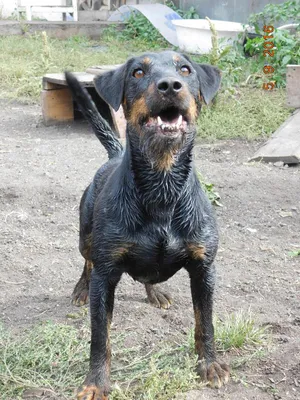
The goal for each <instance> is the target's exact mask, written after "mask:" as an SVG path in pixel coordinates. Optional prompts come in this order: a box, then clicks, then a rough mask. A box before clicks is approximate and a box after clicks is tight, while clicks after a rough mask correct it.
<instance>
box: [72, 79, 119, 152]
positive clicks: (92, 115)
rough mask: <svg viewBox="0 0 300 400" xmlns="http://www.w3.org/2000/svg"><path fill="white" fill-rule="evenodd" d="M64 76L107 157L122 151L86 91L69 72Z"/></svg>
mask: <svg viewBox="0 0 300 400" xmlns="http://www.w3.org/2000/svg"><path fill="white" fill-rule="evenodd" d="M65 77H66V81H67V84H68V86H69V89H70V90H71V93H72V95H73V98H74V100H75V101H76V103H77V104H78V106H79V109H80V111H81V112H82V114H83V115H84V117H85V119H86V120H87V121H88V122H89V123H90V125H91V126H92V128H93V131H94V133H95V135H96V136H97V138H98V139H99V140H100V142H101V144H102V145H103V146H104V148H105V149H106V151H107V153H108V158H113V157H117V156H119V155H120V154H121V153H122V151H123V147H122V145H121V143H120V142H119V140H118V139H117V138H116V136H115V134H114V132H113V130H112V129H111V127H110V126H109V124H108V123H107V121H106V120H105V119H104V118H103V117H102V116H101V115H100V113H99V111H98V109H97V107H96V105H95V103H94V102H93V100H92V98H91V96H90V95H89V93H88V91H87V90H86V89H85V88H84V87H83V86H81V84H80V83H79V82H78V80H77V78H76V77H75V76H74V75H73V74H72V73H71V72H65Z"/></svg>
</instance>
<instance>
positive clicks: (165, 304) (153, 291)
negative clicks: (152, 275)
mask: <svg viewBox="0 0 300 400" xmlns="http://www.w3.org/2000/svg"><path fill="white" fill-rule="evenodd" d="M145 287H146V292H147V296H148V300H149V302H150V304H152V305H153V306H154V307H157V308H164V309H165V310H167V309H169V308H170V306H171V304H172V303H173V301H172V298H171V296H170V295H169V294H168V293H166V292H162V291H161V290H160V289H158V288H157V287H154V286H153V285H150V284H146V285H145Z"/></svg>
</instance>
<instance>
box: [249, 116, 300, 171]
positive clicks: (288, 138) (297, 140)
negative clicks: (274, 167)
mask: <svg viewBox="0 0 300 400" xmlns="http://www.w3.org/2000/svg"><path fill="white" fill-rule="evenodd" d="M250 161H266V162H277V161H283V162H284V163H285V164H298V163H300V110H297V111H295V112H294V113H293V114H292V115H291V116H290V117H289V118H288V119H287V120H286V121H285V122H284V123H283V124H282V125H281V126H280V128H278V129H277V131H276V132H274V134H273V135H272V137H271V139H270V140H269V141H268V142H267V143H266V144H265V145H264V146H263V147H261V148H260V149H259V150H258V151H257V152H256V153H255V154H254V156H253V157H252V158H251V160H250Z"/></svg>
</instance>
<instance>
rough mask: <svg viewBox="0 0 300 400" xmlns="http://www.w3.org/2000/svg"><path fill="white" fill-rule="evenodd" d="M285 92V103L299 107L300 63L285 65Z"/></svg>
mask: <svg viewBox="0 0 300 400" xmlns="http://www.w3.org/2000/svg"><path fill="white" fill-rule="evenodd" d="M286 94H287V101H286V103H287V105H288V106H289V107H294V108H300V65H287V69H286Z"/></svg>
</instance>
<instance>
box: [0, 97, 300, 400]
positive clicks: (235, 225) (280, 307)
mask: <svg viewBox="0 0 300 400" xmlns="http://www.w3.org/2000/svg"><path fill="white" fill-rule="evenodd" d="M237 129H238V127H237ZM0 136H1V142H0V143H1V144H0V168H1V180H0V212H1V227H0V232H1V242H0V249H1V255H2V257H1V275H0V288H1V290H0V303H1V305H0V307H1V308H0V312H1V316H0V318H1V320H2V321H3V322H4V324H5V325H6V326H7V327H9V328H10V329H13V330H14V331H15V332H18V331H20V330H22V329H23V328H24V327H27V326H30V325H31V324H34V323H36V322H38V321H43V320H53V321H60V322H63V321H66V314H68V313H72V312H77V309H75V307H73V306H72V305H71V304H70V294H71V292H72V290H73V287H74V285H75V283H76V282H77V279H78V278H79V275H80V273H81V269H82V266H83V260H82V258H81V256H80V254H79V251H78V249H77V246H78V204H79V200H80V197H81V194H82V192H83V190H84V188H85V187H86V185H87V184H88V183H89V182H90V180H91V178H92V176H93V174H94V173H95V171H96V169H97V168H98V167H99V166H100V164H101V163H103V162H104V160H105V159H106V155H105V152H104V150H103V148H102V147H101V145H100V143H99V142H98V141H97V139H96V138H95V137H94V135H93V134H92V133H91V132H90V130H89V128H88V127H87V125H86V123H85V122H83V121H82V122H78V123H76V124H72V125H69V126H60V127H45V126H43V124H42V123H41V115H40V108H39V107H38V106H28V105H22V104H18V103H10V104H8V103H7V102H4V101H2V102H0ZM259 145H260V144H259V143H251V144H249V143H247V142H243V141H222V142H217V143H214V144H207V143H205V144H203V143H199V144H198V145H197V146H196V147H195V159H196V164H197V166H198V167H199V168H200V170H201V172H202V174H203V175H204V176H205V177H206V178H207V179H208V180H209V181H211V182H213V183H214V184H215V185H216V189H217V191H218V192H219V193H220V195H221V202H222V204H223V207H222V208H221V207H219V208H217V214H218V221H219V228H220V234H221V245H220V251H219V253H218V257H217V268H218V283H217V290H216V296H215V311H216V313H217V314H218V316H219V317H220V318H222V314H224V313H225V312H237V311H239V310H240V309H244V310H248V309H249V307H251V310H252V311H253V312H254V313H255V315H256V318H257V321H258V323H267V324H269V325H270V326H271V330H272V340H273V342H272V345H271V346H270V349H269V350H268V351H267V352H266V353H265V354H264V355H263V356H262V358H260V359H255V358H254V359H252V360H251V361H249V362H247V363H246V364H244V365H243V366H242V367H240V368H239V369H238V370H236V371H235V372H234V375H235V379H233V380H231V383H230V384H228V385H227V386H226V387H225V388H222V389H221V390H219V391H213V390H210V389H204V390H202V391H191V392H190V393H189V394H188V395H187V399H188V400H196V399H199V400H204V399H217V398H218V399H230V400H254V399H259V400H264V399H266V400H267V399H276V400H278V399H284V400H288V399H295V400H296V399H298V400H299V399H300V296H299V288H300V268H299V265H300V262H299V261H300V260H299V257H298V258H297V257H294V258H292V257H290V256H289V255H288V252H289V251H292V250H296V248H300V235H299V229H300V168H299V167H290V168H279V167H276V166H274V165H271V164H267V165H266V164H249V163H247V160H248V158H249V157H250V156H251V155H252V154H253V153H254V151H255V150H256V148H257V147H258V146H259ZM165 286H167V287H168V289H169V290H170V292H172V293H173V297H174V300H175V304H174V305H173V307H172V308H171V309H170V310H169V311H163V310H157V309H155V308H152V307H151V306H149V305H148V304H147V303H146V300H145V297H146V296H145V293H144V289H143V287H142V285H141V284H139V283H135V282H134V281H133V280H132V279H131V278H129V277H124V278H123V279H122V281H121V283H120V285H119V287H118V289H117V293H116V304H115V314H114V329H115V330H117V331H118V330H119V331H122V330H123V329H124V328H125V329H126V330H127V332H128V333H129V334H130V340H131V341H132V342H133V343H137V344H142V343H144V344H145V346H149V344H151V345H152V344H153V343H157V342H159V341H160V340H163V339H165V338H166V337H170V338H172V337H176V336H178V335H185V334H186V333H187V332H188V330H189V329H190V328H191V327H192V325H193V313H192V305H191V297H190V290H189V281H188V277H187V275H186V273H185V272H184V271H181V272H180V273H178V274H177V275H176V276H175V277H173V278H172V279H171V280H170V281H168V282H167V283H166V284H165ZM231 357H232V355H230V356H229V361H230V360H231ZM227 358H228V356H227ZM178 398H181V397H180V396H179V397H178ZM182 398H184V397H182Z"/></svg>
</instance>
